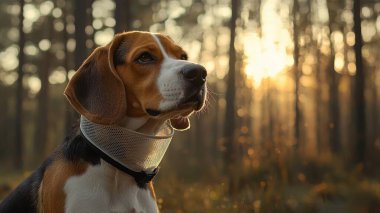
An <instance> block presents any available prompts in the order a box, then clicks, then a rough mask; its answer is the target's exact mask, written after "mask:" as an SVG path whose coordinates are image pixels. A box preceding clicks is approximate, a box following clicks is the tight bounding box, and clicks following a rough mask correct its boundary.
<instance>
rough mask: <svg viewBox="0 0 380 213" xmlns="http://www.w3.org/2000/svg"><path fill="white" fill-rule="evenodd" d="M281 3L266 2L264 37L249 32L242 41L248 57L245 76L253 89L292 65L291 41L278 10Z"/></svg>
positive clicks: (264, 9) (272, 0) (264, 8)
mask: <svg viewBox="0 0 380 213" xmlns="http://www.w3.org/2000/svg"><path fill="white" fill-rule="evenodd" d="M278 3H279V2H278V1H277V0H271V1H267V2H266V3H264V5H263V8H262V10H263V14H266V16H267V17H270V18H267V19H264V18H263V19H262V32H261V37H260V34H259V33H257V32H247V33H246V34H245V36H244V39H243V44H244V54H245V73H246V75H247V78H248V79H249V80H250V81H252V83H253V86H254V87H256V88H257V87H259V86H260V84H261V82H262V81H263V80H264V79H266V78H273V77H275V76H277V75H278V74H280V73H281V72H283V71H286V68H288V67H290V66H292V65H293V57H292V55H291V54H289V52H291V51H288V50H289V49H291V48H292V46H290V45H292V40H291V35H290V32H289V27H288V26H286V24H285V23H284V21H283V19H282V17H281V16H280V14H278V13H277V12H276V10H277V9H278Z"/></svg>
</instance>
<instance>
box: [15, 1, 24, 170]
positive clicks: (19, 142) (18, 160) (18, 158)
mask: <svg viewBox="0 0 380 213" xmlns="http://www.w3.org/2000/svg"><path fill="white" fill-rule="evenodd" d="M19 4H20V14H19V25H18V31H19V41H18V45H19V54H18V62H19V63H18V69H17V73H18V78H17V92H16V96H17V97H16V127H15V132H16V141H15V153H14V155H13V156H14V159H13V162H14V164H15V168H17V169H21V168H22V166H23V163H22V154H23V149H22V146H23V139H22V135H23V134H22V123H23V122H22V121H23V119H22V103H23V98H24V95H23V94H24V88H23V85H22V80H23V76H24V72H23V65H24V64H25V53H24V47H25V33H24V24H23V22H24V5H25V0H19Z"/></svg>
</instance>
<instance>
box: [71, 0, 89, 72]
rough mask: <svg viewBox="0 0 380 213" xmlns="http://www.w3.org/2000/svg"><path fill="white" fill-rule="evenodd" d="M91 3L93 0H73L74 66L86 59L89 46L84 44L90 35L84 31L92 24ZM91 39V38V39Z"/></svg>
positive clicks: (76, 66) (77, 66)
mask: <svg viewBox="0 0 380 213" xmlns="http://www.w3.org/2000/svg"><path fill="white" fill-rule="evenodd" d="M92 3H93V0H81V1H74V17H75V21H74V25H75V44H76V45H75V53H74V55H75V57H74V60H75V68H76V69H77V68H79V66H80V65H81V64H82V62H83V61H84V59H86V57H87V55H88V53H89V51H90V50H88V49H90V48H88V47H87V46H86V42H87V39H88V38H89V37H90V35H88V34H87V33H86V27H91V26H92V12H91V11H92ZM91 40H92V39H91Z"/></svg>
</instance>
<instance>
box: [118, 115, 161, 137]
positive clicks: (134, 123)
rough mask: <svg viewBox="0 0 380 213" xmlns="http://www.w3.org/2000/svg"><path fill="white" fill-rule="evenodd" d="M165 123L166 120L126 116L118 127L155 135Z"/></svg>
mask: <svg viewBox="0 0 380 213" xmlns="http://www.w3.org/2000/svg"><path fill="white" fill-rule="evenodd" d="M165 122H166V120H164V119H152V118H149V117H147V116H143V117H129V116H126V117H125V118H124V119H123V120H122V121H121V122H119V123H118V125H119V126H122V127H125V128H127V129H130V130H134V131H136V132H141V133H145V134H152V135H155V134H157V132H158V131H159V130H160V129H161V127H162V125H163V124H164V123H165Z"/></svg>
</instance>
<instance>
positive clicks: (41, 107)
mask: <svg viewBox="0 0 380 213" xmlns="http://www.w3.org/2000/svg"><path fill="white" fill-rule="evenodd" d="M46 26H47V27H46V28H45V29H46V30H47V32H46V34H47V39H48V40H49V41H50V42H51V44H53V37H54V28H53V17H51V16H50V17H47V23H46ZM46 34H45V35H46ZM53 60H54V56H53V54H52V52H51V49H48V50H46V52H45V53H44V54H43V57H42V58H41V64H42V66H41V68H40V69H39V72H38V75H39V76H38V77H39V79H40V81H41V89H40V91H39V93H38V97H37V98H38V107H37V117H36V118H37V120H36V121H37V122H36V126H37V127H36V132H35V135H34V153H35V154H36V156H38V157H36V158H35V160H36V163H37V164H39V163H41V161H42V160H43V159H44V158H45V151H46V144H47V141H48V132H49V118H48V116H49V74H50V69H51V68H52V62H53Z"/></svg>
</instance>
